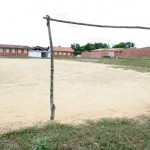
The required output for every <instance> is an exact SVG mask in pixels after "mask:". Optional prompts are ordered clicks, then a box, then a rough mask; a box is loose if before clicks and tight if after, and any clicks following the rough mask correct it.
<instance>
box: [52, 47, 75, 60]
mask: <svg viewBox="0 0 150 150" xmlns="http://www.w3.org/2000/svg"><path fill="white" fill-rule="evenodd" d="M53 48H54V57H55V58H72V57H73V52H74V51H73V49H72V48H70V47H61V46H58V47H56V46H54V47H53Z"/></svg>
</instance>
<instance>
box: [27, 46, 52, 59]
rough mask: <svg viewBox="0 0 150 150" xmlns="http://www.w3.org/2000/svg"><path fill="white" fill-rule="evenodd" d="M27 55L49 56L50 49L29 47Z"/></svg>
mask: <svg viewBox="0 0 150 150" xmlns="http://www.w3.org/2000/svg"><path fill="white" fill-rule="evenodd" d="M29 57H38V58H50V51H49V47H47V48H45V47H41V46H36V47H31V49H30V51H29Z"/></svg>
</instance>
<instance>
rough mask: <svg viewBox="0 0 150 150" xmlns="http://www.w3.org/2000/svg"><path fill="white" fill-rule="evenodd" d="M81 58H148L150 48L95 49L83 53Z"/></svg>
mask: <svg viewBox="0 0 150 150" xmlns="http://www.w3.org/2000/svg"><path fill="white" fill-rule="evenodd" d="M81 56H82V58H102V57H112V58H142V57H150V47H145V48H135V47H134V48H127V49H123V48H112V49H96V50H93V51H91V52H86V51H85V52H83V53H82V55H81Z"/></svg>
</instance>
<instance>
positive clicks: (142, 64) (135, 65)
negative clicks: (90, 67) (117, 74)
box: [78, 58, 150, 72]
mask: <svg viewBox="0 0 150 150" xmlns="http://www.w3.org/2000/svg"><path fill="white" fill-rule="evenodd" d="M78 60H80V61H91V62H96V63H103V64H111V65H116V67H121V68H124V69H132V70H136V71H140V72H150V58H124V59H114V58H93V59H78Z"/></svg>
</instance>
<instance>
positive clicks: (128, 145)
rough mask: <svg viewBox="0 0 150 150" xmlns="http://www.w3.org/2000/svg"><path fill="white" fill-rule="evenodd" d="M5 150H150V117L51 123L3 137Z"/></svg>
mask: <svg viewBox="0 0 150 150" xmlns="http://www.w3.org/2000/svg"><path fill="white" fill-rule="evenodd" d="M0 149H2V150H31V149H32V150H149V149H150V117H149V116H148V117H141V118H140V119H139V118H138V119H136V120H135V119H127V118H122V119H119V118H118V119H101V120H99V121H88V122H87V123H86V124H84V125H78V126H73V125H67V124H60V123H49V124H47V125H44V126H43V127H40V128H38V127H32V128H26V129H21V130H18V131H13V132H9V133H5V134H2V135H1V136H0Z"/></svg>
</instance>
